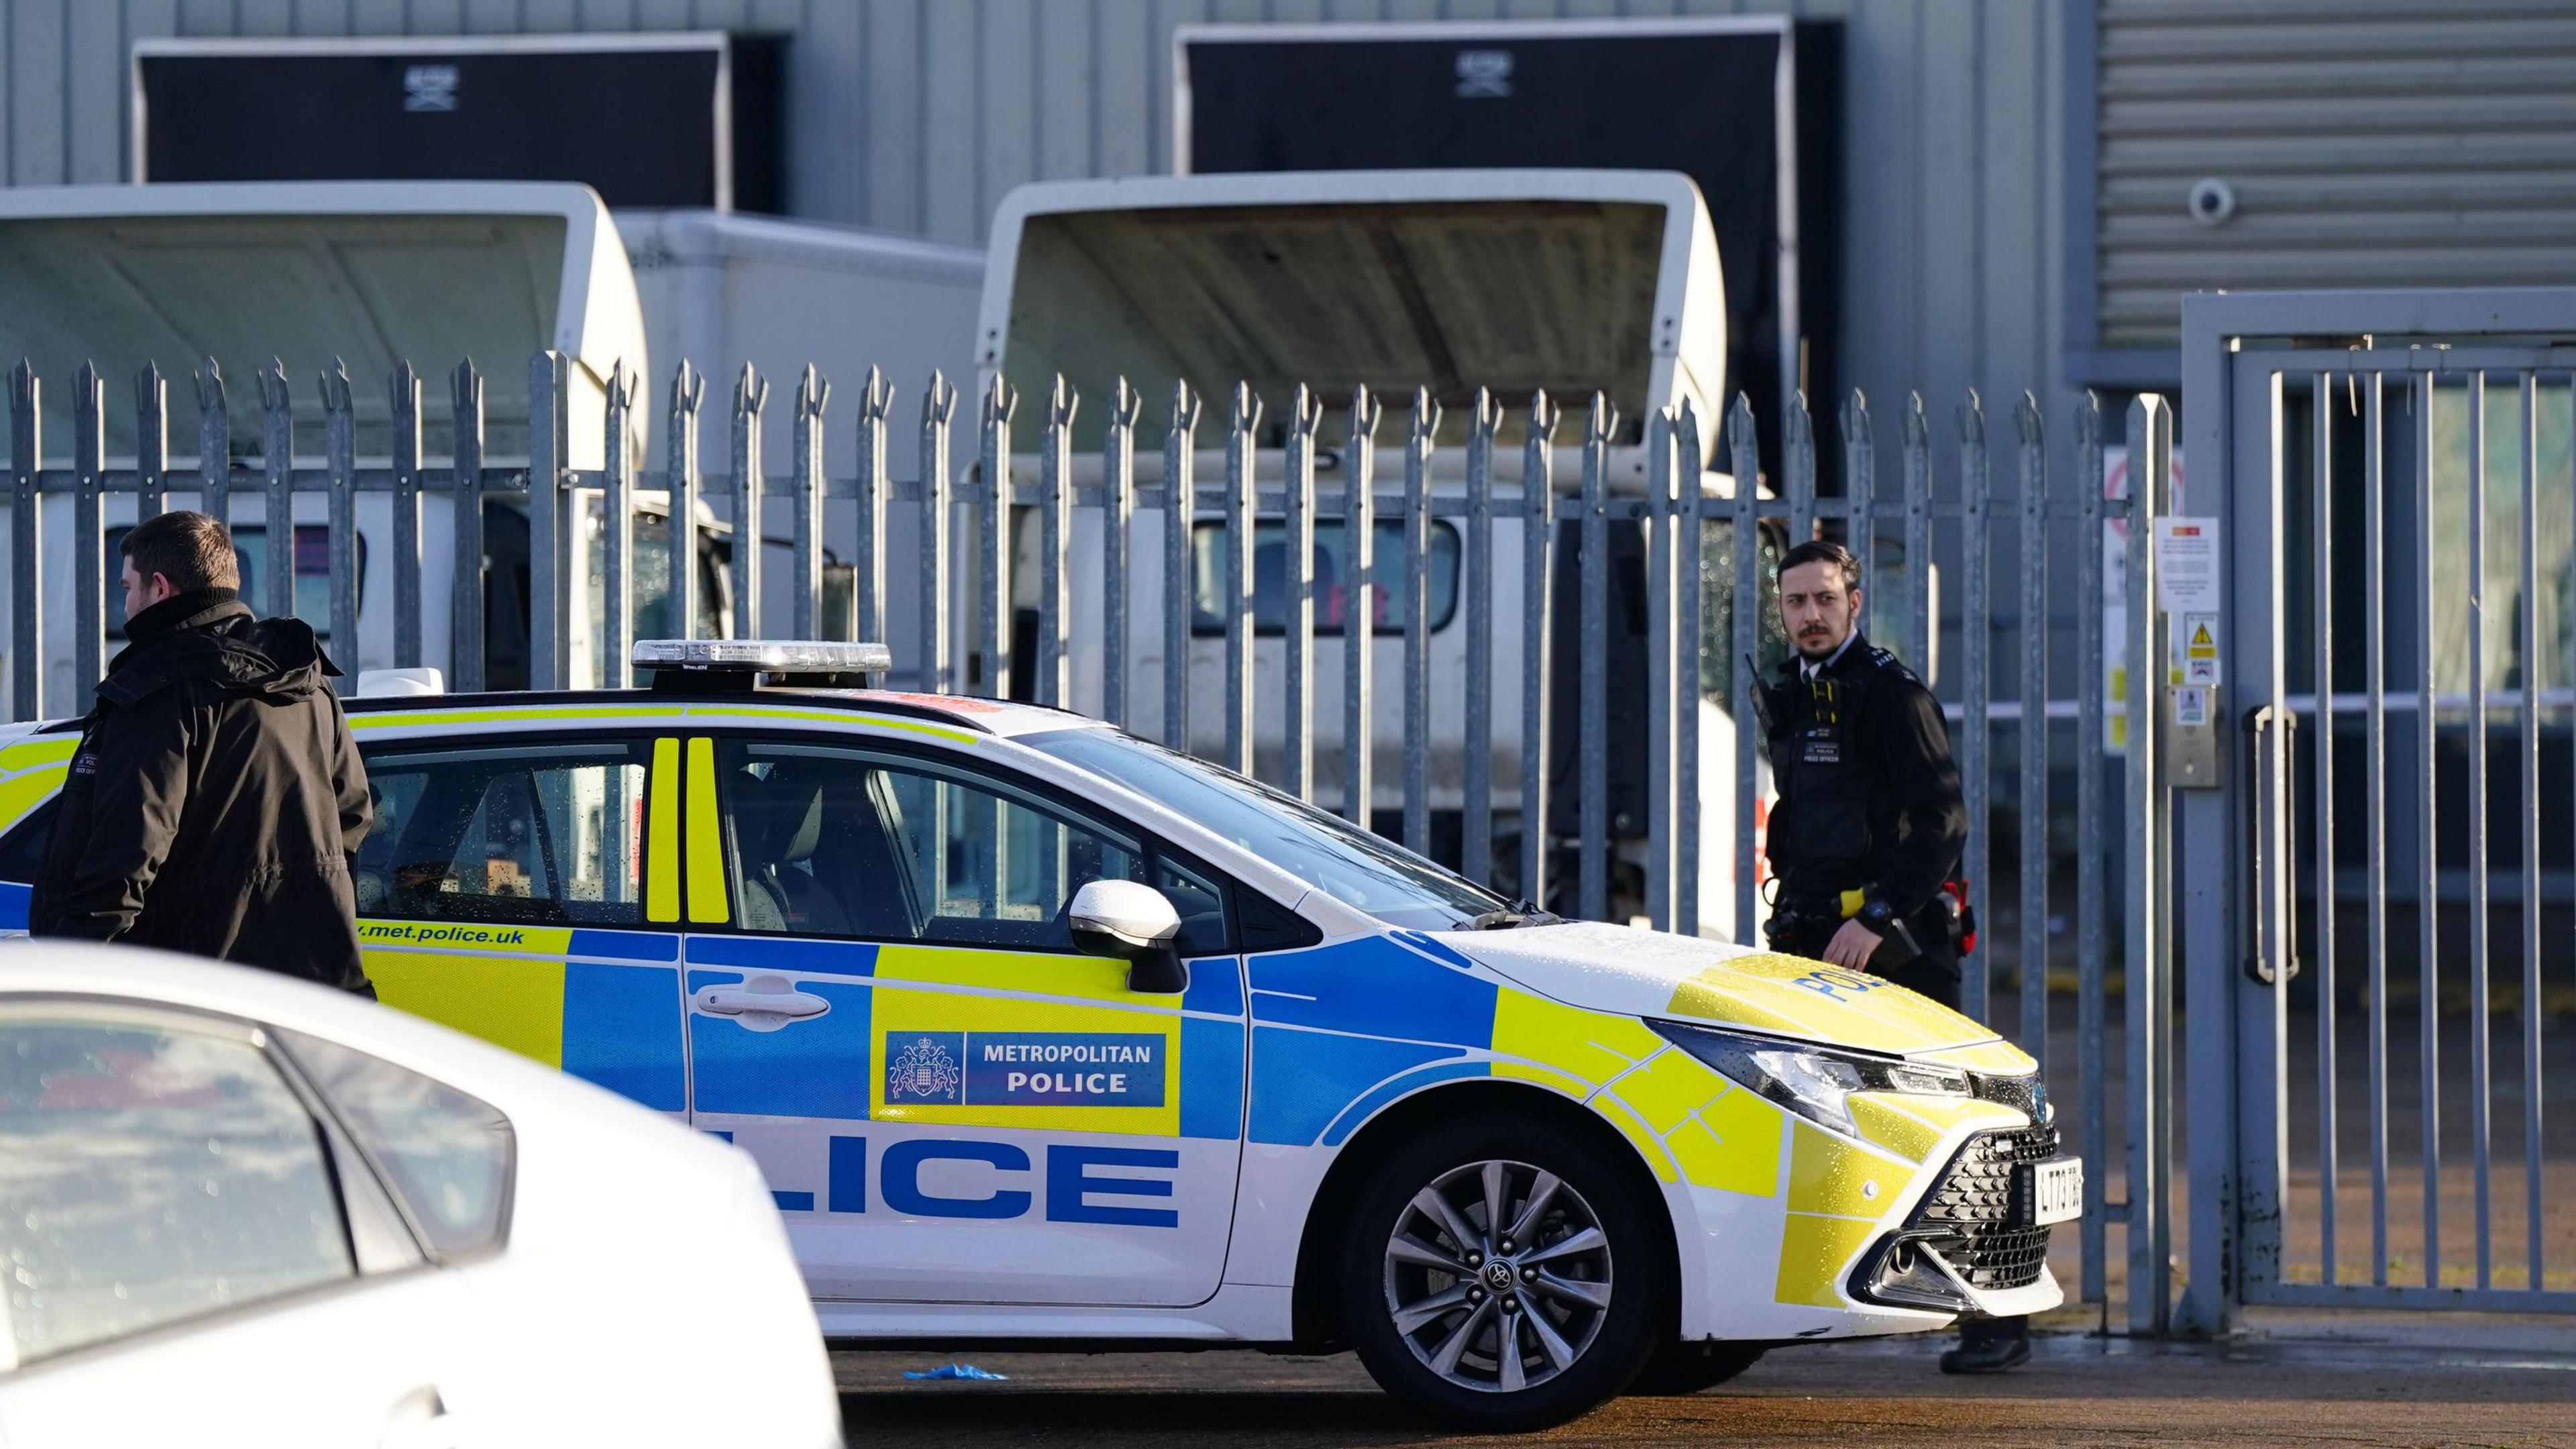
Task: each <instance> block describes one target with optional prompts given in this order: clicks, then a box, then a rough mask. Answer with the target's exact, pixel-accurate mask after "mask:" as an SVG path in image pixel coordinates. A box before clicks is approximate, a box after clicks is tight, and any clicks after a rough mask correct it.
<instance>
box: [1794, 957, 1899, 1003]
mask: <svg viewBox="0 0 2576 1449" xmlns="http://www.w3.org/2000/svg"><path fill="white" fill-rule="evenodd" d="M1789 984H1790V985H1792V986H1795V987H1797V988H1798V989H1799V990H1801V991H1812V992H1814V993H1816V994H1817V995H1818V996H1821V997H1824V998H1825V999H1827V1000H1829V1001H1841V1000H1844V999H1845V998H1846V994H1848V995H1850V996H1865V995H1867V994H1868V993H1870V992H1872V991H1876V990H1877V989H1879V988H1880V987H1882V986H1885V985H1887V984H1888V983H1887V982H1885V981H1882V980H1880V979H1879V978H1878V977H1875V976H1867V975H1863V974H1862V973H1860V972H1858V971H1845V970H1843V969H1842V968H1841V967H1838V966H1819V967H1817V968H1816V969H1815V970H1813V971H1810V972H1808V973H1807V974H1806V975H1804V976H1800V977H1796V978H1794V979H1793V980H1791V981H1790V983H1789Z"/></svg>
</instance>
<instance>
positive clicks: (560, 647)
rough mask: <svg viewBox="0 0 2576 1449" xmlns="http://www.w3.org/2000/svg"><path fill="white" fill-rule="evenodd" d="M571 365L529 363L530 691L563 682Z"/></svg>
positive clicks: (544, 356)
mask: <svg viewBox="0 0 2576 1449" xmlns="http://www.w3.org/2000/svg"><path fill="white" fill-rule="evenodd" d="M569 382H570V373H569V371H568V364H567V362H566V359H565V357H564V355H563V354H562V353H560V352H552V351H548V352H540V353H537V354H536V355H535V356H533V357H531V358H529V359H528V687H529V688H530V689H560V688H562V687H563V682H564V579H565V576H566V569H565V567H564V565H565V563H566V562H567V561H566V559H565V557H564V543H563V514H564V509H563V496H564V471H565V469H566V467H567V460H568V459H569V457H570V456H571V454H570V451H569V449H570V447H571V438H570V436H569V435H568V434H567V433H566V431H565V422H566V419H567V417H568V415H569V414H568V409H569V407H570V403H569V401H568V399H567V398H566V397H565V389H566V387H567V386H568V384H569Z"/></svg>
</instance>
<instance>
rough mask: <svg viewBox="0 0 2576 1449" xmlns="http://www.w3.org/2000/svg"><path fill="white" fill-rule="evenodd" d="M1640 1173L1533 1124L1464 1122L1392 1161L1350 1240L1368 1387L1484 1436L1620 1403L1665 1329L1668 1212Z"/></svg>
mask: <svg viewBox="0 0 2576 1449" xmlns="http://www.w3.org/2000/svg"><path fill="white" fill-rule="evenodd" d="M1632 1177H1633V1174H1632V1173H1630V1172H1628V1171H1625V1170H1623V1167H1622V1165H1621V1164H1618V1163H1616V1162H1613V1161H1611V1160H1609V1159H1608V1158H1607V1157H1605V1156H1604V1155H1603V1153H1602V1152H1601V1151H1600V1150H1598V1149H1596V1148H1594V1147H1593V1146H1592V1145H1591V1144H1589V1143H1587V1142H1585V1141H1583V1140H1582V1139H1580V1138H1578V1137H1576V1136H1575V1135H1574V1134H1572V1133H1570V1132H1567V1131H1564V1130H1563V1129H1561V1128H1557V1127H1554V1126H1552V1125H1550V1124H1547V1123H1543V1122H1530V1121H1519V1122H1509V1121H1472V1120H1471V1121H1466V1122H1459V1123H1455V1124H1451V1125H1448V1126H1444V1127H1442V1128H1440V1129H1438V1130H1436V1131H1432V1132H1429V1133H1426V1134H1424V1135H1423V1136H1422V1137H1420V1138H1418V1139H1416V1140H1414V1141H1412V1142H1409V1143H1407V1144H1405V1145H1404V1146H1402V1147H1400V1148H1398V1149H1397V1150H1396V1152H1395V1154H1394V1156H1393V1157H1392V1158H1391V1159H1390V1160H1389V1161H1388V1162H1386V1163H1385V1164H1384V1165H1383V1166H1382V1167H1380V1168H1379V1169H1378V1171H1377V1172H1376V1174H1375V1177H1374V1181H1373V1182H1372V1183H1371V1185H1370V1186H1369V1187H1368V1188H1366V1189H1365V1190H1364V1191H1363V1192H1362V1193H1361V1194H1360V1198H1359V1201H1358V1202H1357V1203H1356V1204H1355V1205H1354V1209H1353V1212H1352V1216H1351V1219H1350V1223H1349V1227H1348V1230H1347V1232H1346V1234H1345V1236H1344V1238H1343V1265H1342V1304H1343V1313H1344V1321H1345V1323H1346V1324H1347V1326H1348V1328H1349V1330H1350V1334H1351V1339H1352V1343H1353V1346H1354V1347H1355V1348H1357V1349H1358V1351H1359V1356H1360V1361H1361V1362H1362V1363H1363V1364H1365V1365H1367V1367H1368V1370H1369V1373H1370V1375H1371V1376H1372V1377H1373V1378H1375V1379H1376V1380H1377V1381H1378V1384H1379V1386H1380V1387H1382V1388H1384V1389H1385V1390H1386V1391H1387V1392H1388V1393H1390V1394H1392V1395H1394V1396H1395V1397H1396V1398H1397V1399H1399V1400H1402V1401H1403V1402H1405V1403H1407V1404H1409V1405H1411V1406H1413V1407H1415V1408H1418V1409H1420V1410H1423V1411H1424V1412H1426V1413H1428V1414H1430V1415H1432V1416H1433V1417H1435V1418H1439V1419H1444V1420H1447V1421H1448V1422H1450V1423H1453V1424H1457V1425H1459V1426H1461V1427H1466V1428H1474V1429H1483V1430H1489V1431H1492V1430H1517V1429H1534V1428H1541V1427H1544V1426H1546V1425H1550V1424H1558V1423H1563V1422H1564V1421H1565V1420H1568V1419H1571V1418H1573V1417H1575V1416H1576V1415H1578V1414H1581V1413H1584V1412H1586V1411H1588V1410H1590V1409H1591V1408H1593V1407H1594V1406H1596V1405H1598V1404H1600V1403H1601V1402H1602V1401H1604V1400H1606V1399H1609V1398H1611V1397H1613V1396H1615V1395H1617V1394H1618V1393H1619V1391H1620V1390H1621V1389H1623V1388H1625V1387H1626V1386H1627V1384H1628V1381H1629V1380H1630V1379H1632V1378H1633V1377H1635V1375H1636V1373H1637V1369H1638V1366H1639V1365H1640V1364H1642V1363H1643V1362H1644V1361H1645V1358H1646V1356H1647V1354H1648V1352H1649V1351H1650V1350H1651V1349H1652V1347H1653V1340H1654V1325H1655V1324H1658V1323H1660V1322H1662V1321H1663V1320H1664V1318H1665V1317H1666V1316H1667V1315H1666V1314H1665V1312H1664V1309H1663V1304H1664V1293H1665V1291H1666V1290H1665V1287H1664V1284H1663V1283H1662V1282H1661V1281H1660V1280H1661V1279H1662V1278H1663V1276H1664V1275H1663V1274H1661V1273H1659V1272H1657V1271H1656V1268H1655V1265H1656V1263H1657V1262H1658V1261H1659V1258H1660V1256H1661V1255H1659V1254H1658V1253H1656V1252H1655V1250H1654V1247H1653V1240H1654V1234H1655V1233H1656V1232H1657V1231H1658V1230H1659V1224H1658V1222H1657V1219H1658V1218H1659V1217H1660V1215H1659V1214H1655V1213H1653V1212H1651V1210H1650V1208H1649V1206H1648V1205H1647V1204H1645V1203H1644V1202H1642V1201H1640V1200H1639V1199H1640V1194H1639V1193H1638V1192H1637V1191H1636V1189H1635V1188H1634V1187H1633V1186H1632V1185H1631V1179H1632Z"/></svg>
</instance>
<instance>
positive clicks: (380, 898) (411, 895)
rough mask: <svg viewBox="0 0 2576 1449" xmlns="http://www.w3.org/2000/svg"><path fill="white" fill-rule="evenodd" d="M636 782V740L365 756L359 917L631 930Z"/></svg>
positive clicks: (637, 910) (357, 871) (639, 805)
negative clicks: (371, 800) (370, 804)
mask: <svg viewBox="0 0 2576 1449" xmlns="http://www.w3.org/2000/svg"><path fill="white" fill-rule="evenodd" d="M644 781H645V746H644V743H643V742H642V741H612V742H607V743H598V744H573V745H556V744H513V745H485V746H477V747H475V748H471V749H443V750H422V751H406V752H401V753H396V752H392V751H387V752H385V753H382V754H370V755H369V756H368V757H367V782H368V787H369V789H370V790H371V791H372V792H373V794H374V796H375V803H376V819H375V823H374V825H373V826H372V827H371V828H370V829H369V830H368V832H367V839H366V843H365V844H363V845H362V846H360V847H359V849H358V859H357V863H356V865H355V867H354V870H353V875H354V877H355V884H356V886H357V893H358V910H359V912H360V913H361V914H363V915H370V916H396V917H402V918H406V919H415V920H456V921H501V922H513V923H528V924H540V925H584V926H623V925H640V924H642V921H643V903H642V896H641V893H640V882H641V881H642V879H643V852H644V840H643V829H642V823H643V819H642V816H643V808H644Z"/></svg>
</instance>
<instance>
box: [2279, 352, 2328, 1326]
mask: <svg viewBox="0 0 2576 1449" xmlns="http://www.w3.org/2000/svg"><path fill="white" fill-rule="evenodd" d="M2333 402H2334V375H2333V374H2332V373H2326V372H2320V373H2318V374H2317V375H2316V379H2315V383H2314V391H2313V393H2312V394H2311V396H2310V398H2309V405H2308V423H2309V427H2310V430H2311V439H2312V445H2313V446H2312V452H2311V455H2310V459H2309V464H2310V468H2311V471H2312V473H2313V478H2312V480H2311V484H2312V487H2313V490H2314V491H2313V493H2312V495H2311V502H2312V505H2313V506H2312V508H2311V511H2310V513H2309V517H2308V536H2309V546H2310V548H2311V550H2312V552H2311V558H2312V559H2313V560H2314V562H2315V567H2316V576H2315V580H2314V583H2313V585H2312V591H2313V594H2314V597H2315V603H2314V605H2313V606H2312V607H2313V609H2314V612H2315V615H2316V621H2315V622H2316V627H2315V629H2314V631H2313V634H2312V637H2311V643H2312V644H2313V645H2314V652H2313V653H2312V654H2311V656H2310V662H2309V672H2310V674H2311V675H2312V676H2313V678H2314V680H2315V686H2316V698H2317V707H2316V729H2315V730H2314V732H2313V733H2314V736H2315V739H2316V744H2315V745H2314V746H2313V748H2314V749H2315V751H2316V756H2315V760H2316V765H2315V769H2316V774H2315V780H2316V785H2315V799H2314V805H2315V809H2316V831H2317V843H2316V845H2315V847H2314V848H2315V850H2316V867H2317V873H2316V902H2317V907H2316V911H2317V914H2316V936H2315V940H2316V943H2317V944H2316V968H2317V1184H2318V1188H2317V1234H2318V1247H2319V1256H2320V1258H2321V1259H2322V1262H2323V1277H2322V1279H2321V1280H2320V1281H2323V1282H2325V1283H2328V1284H2331V1283H2333V1282H2334V1281H2335V1278H2336V1273H2335V1260H2336V1257H2337V1256H2338V1255H2337V1251H2336V1244H2335V1226H2336V1224H2335V1188H2336V1182H2337V1179H2338V1176H2339V1167H2340V1164H2339V1162H2338V1159H2337V1155H2336V1151H2335V1146H2336V1144H2335V1137H2336V1130H2335V1128H2336V1112H2335V1108H2336V1102H2335V873H2334V866H2335V862H2334V744H2335V716H2334V524H2335V517H2334V409H2333ZM2283 867H2284V874H2289V873H2292V872H2295V871H2296V870H2297V868H2298V863H2297V862H2296V861H2284V862H2283Z"/></svg>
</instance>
